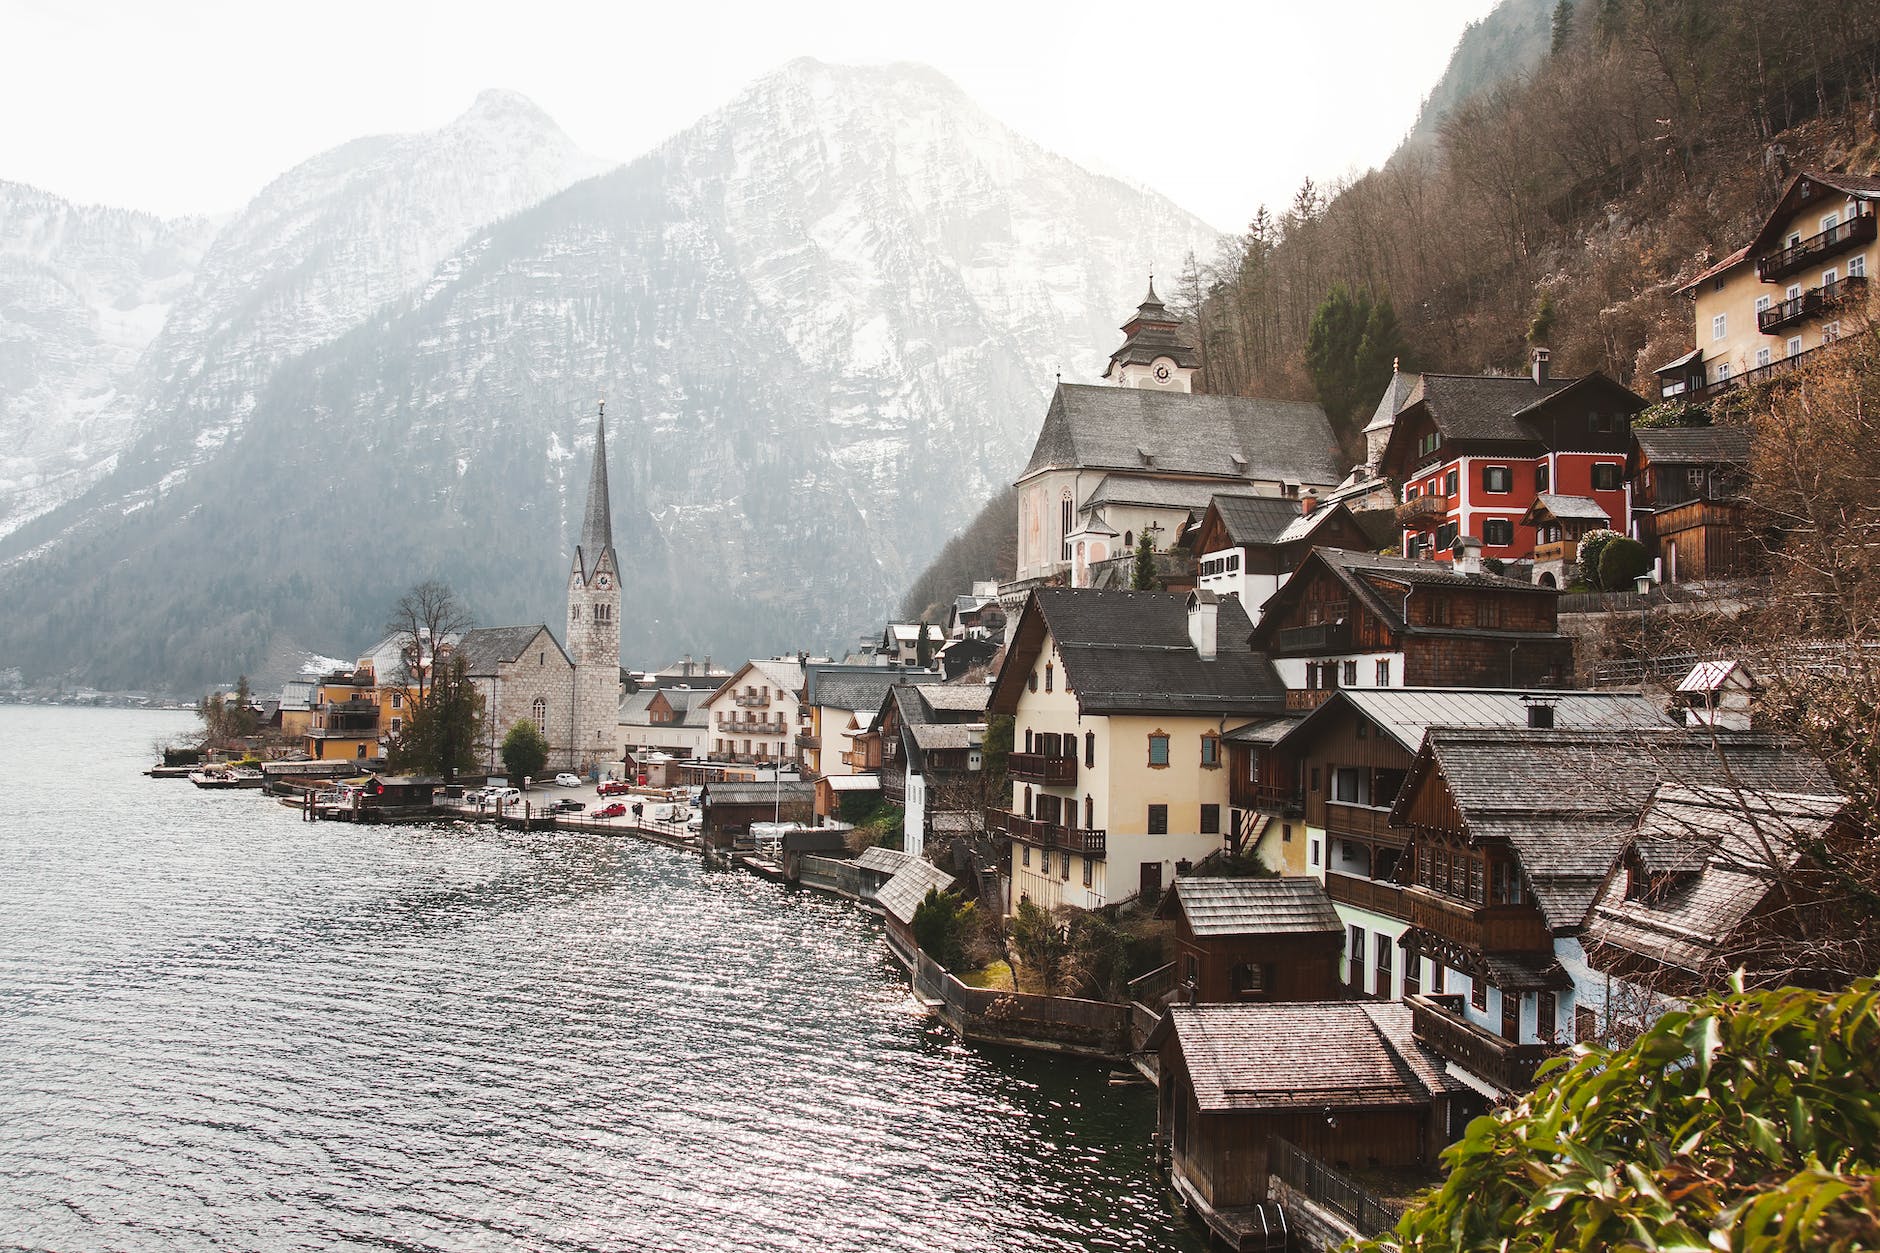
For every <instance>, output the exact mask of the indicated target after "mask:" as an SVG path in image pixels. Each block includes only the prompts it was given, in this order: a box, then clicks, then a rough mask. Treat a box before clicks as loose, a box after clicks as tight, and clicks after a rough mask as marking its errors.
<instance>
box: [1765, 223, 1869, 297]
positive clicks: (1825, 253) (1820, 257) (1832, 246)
mask: <svg viewBox="0 0 1880 1253" xmlns="http://www.w3.org/2000/svg"><path fill="white" fill-rule="evenodd" d="M1873 240H1874V215H1873V214H1871V213H1861V214H1857V215H1855V216H1854V217H1851V218H1848V219H1847V220H1846V221H1845V222H1841V223H1838V224H1836V225H1834V226H1830V227H1829V228H1828V229H1827V230H1825V231H1822V232H1820V233H1819V234H1815V235H1810V236H1809V237H1808V238H1807V239H1804V240H1800V241H1798V242H1796V243H1793V244H1790V245H1788V246H1787V247H1786V248H1778V249H1776V250H1775V251H1774V252H1772V253H1770V254H1769V255H1768V256H1766V257H1758V258H1757V259H1756V277H1757V278H1759V279H1761V280H1762V281H1763V282H1765V283H1773V282H1775V281H1776V280H1777V279H1779V278H1787V277H1788V276H1789V275H1791V274H1793V273H1795V272H1796V271H1797V270H1804V269H1807V268H1808V267H1809V266H1810V265H1813V264H1814V263H1816V262H1818V261H1825V260H1826V259H1827V258H1829V257H1831V256H1834V255H1835V254H1836V253H1839V252H1845V251H1846V250H1847V249H1849V248H1858V247H1859V246H1860V245H1862V244H1870V243H1872V242H1873Z"/></svg>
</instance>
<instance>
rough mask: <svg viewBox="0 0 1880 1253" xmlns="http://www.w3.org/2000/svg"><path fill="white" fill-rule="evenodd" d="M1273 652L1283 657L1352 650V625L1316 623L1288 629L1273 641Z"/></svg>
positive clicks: (1347, 623)
mask: <svg viewBox="0 0 1880 1253" xmlns="http://www.w3.org/2000/svg"><path fill="white" fill-rule="evenodd" d="M1273 645H1274V648H1273V651H1275V652H1277V653H1279V654H1280V655H1281V656H1282V657H1285V656H1292V655H1295V654H1299V653H1342V652H1348V651H1350V649H1351V623H1349V622H1314V623H1312V624H1310V625H1308V626H1296V627H1286V628H1285V629H1283V630H1282V631H1280V632H1279V634H1278V636H1277V637H1275V639H1274V641H1273Z"/></svg>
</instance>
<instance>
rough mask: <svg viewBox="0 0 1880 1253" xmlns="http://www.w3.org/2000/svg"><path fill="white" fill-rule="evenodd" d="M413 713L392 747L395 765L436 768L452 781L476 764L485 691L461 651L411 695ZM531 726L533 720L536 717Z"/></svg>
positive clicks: (430, 771)
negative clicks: (420, 690) (425, 686)
mask: <svg viewBox="0 0 1880 1253" xmlns="http://www.w3.org/2000/svg"><path fill="white" fill-rule="evenodd" d="M409 708H410V714H409V716H407V717H406V719H405V722H404V725H403V726H402V727H401V728H400V729H399V732H398V735H397V736H396V737H395V738H393V740H392V741H391V743H390V745H389V746H388V748H387V757H388V758H389V761H390V766H391V768H392V769H393V770H396V771H400V772H412V773H417V774H434V775H439V776H441V777H442V778H443V780H444V782H446V783H449V782H451V781H453V780H454V779H455V778H456V777H457V772H458V771H469V770H473V769H475V768H476V756H475V752H474V746H475V743H476V732H477V727H478V726H479V725H480V724H481V723H482V721H483V694H482V693H481V692H479V691H477V686H476V684H475V683H473V682H471V681H470V676H469V674H468V673H467V672H466V668H465V664H464V660H463V658H462V657H455V656H453V657H452V658H451V659H450V660H449V661H447V662H446V663H444V664H443V665H441V666H438V667H435V670H434V673H433V674H432V676H431V683H430V687H429V688H428V690H426V691H425V692H424V693H423V694H422V695H420V696H413V697H412V698H411V700H410V706H409ZM530 725H531V726H533V725H534V724H533V723H531V724H530Z"/></svg>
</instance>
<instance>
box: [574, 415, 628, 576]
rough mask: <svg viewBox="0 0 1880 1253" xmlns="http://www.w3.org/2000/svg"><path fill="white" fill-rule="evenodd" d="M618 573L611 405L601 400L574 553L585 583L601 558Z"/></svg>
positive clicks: (595, 421) (577, 567) (598, 565)
mask: <svg viewBox="0 0 1880 1253" xmlns="http://www.w3.org/2000/svg"><path fill="white" fill-rule="evenodd" d="M603 557H605V558H606V559H607V561H606V564H607V565H608V566H609V567H611V568H612V569H614V570H616V571H617V570H619V569H620V560H619V558H618V557H616V556H615V555H614V515H613V509H612V506H611V505H610V504H609V502H608V499H607V402H606V401H604V400H603V401H601V404H600V414H599V416H598V417H596V418H595V419H594V470H593V473H592V474H591V475H589V477H588V494H587V511H586V512H585V513H584V514H583V515H582V518H581V542H580V543H579V544H578V545H576V547H575V550H574V560H575V569H576V570H577V571H578V572H579V573H580V576H581V580H582V582H584V583H585V582H587V581H589V580H591V579H592V578H593V577H594V573H595V571H596V570H598V569H599V568H600V566H601V564H602V561H601V559H602V558H603Z"/></svg>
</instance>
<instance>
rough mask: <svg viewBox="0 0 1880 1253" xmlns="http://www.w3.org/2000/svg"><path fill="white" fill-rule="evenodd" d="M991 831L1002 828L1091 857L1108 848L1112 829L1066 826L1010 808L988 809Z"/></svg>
mask: <svg viewBox="0 0 1880 1253" xmlns="http://www.w3.org/2000/svg"><path fill="white" fill-rule="evenodd" d="M986 831H987V833H988V834H991V833H994V832H1000V831H1003V832H1005V833H1006V834H1007V835H1010V836H1011V837H1012V838H1013V839H1015V840H1023V841H1025V843H1027V844H1037V845H1040V846H1042V847H1045V848H1061V849H1065V850H1068V851H1069V852H1073V853H1084V854H1086V855H1088V856H1091V857H1102V856H1104V855H1105V854H1106V853H1107V852H1108V849H1109V832H1108V831H1105V830H1102V829H1100V828H1093V827H1066V826H1061V825H1059V824H1058V823H1055V822H1043V821H1040V820H1039V819H1037V818H1027V817H1025V816H1024V815H1023V814H1015V813H1013V812H1012V811H1011V810H1009V809H991V808H988V809H987V810H986Z"/></svg>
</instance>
